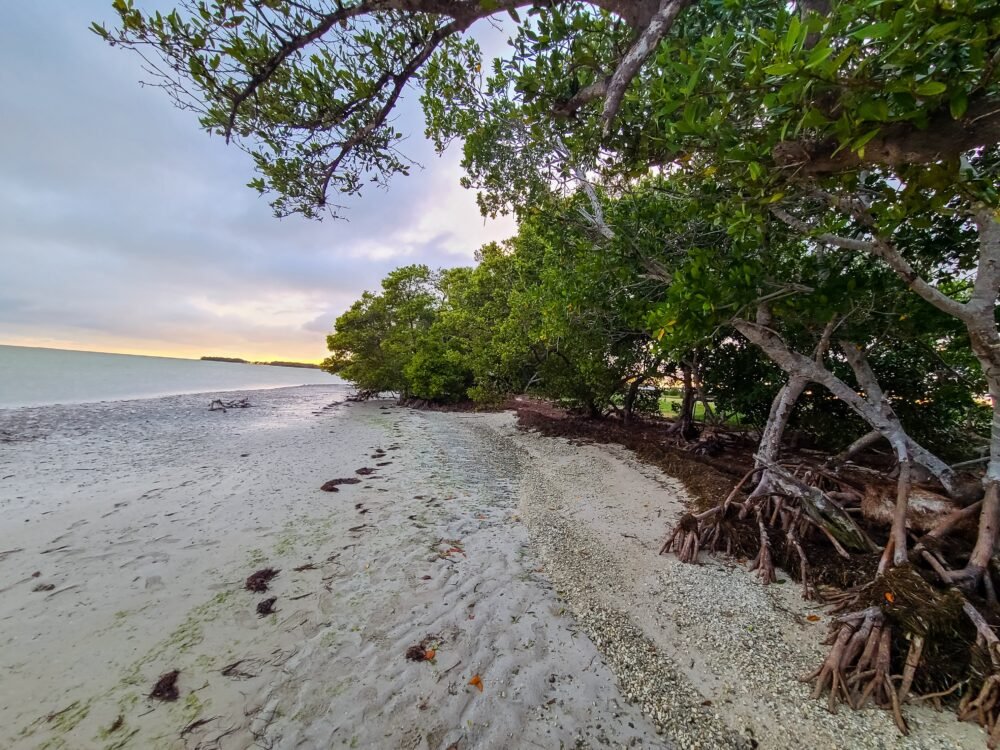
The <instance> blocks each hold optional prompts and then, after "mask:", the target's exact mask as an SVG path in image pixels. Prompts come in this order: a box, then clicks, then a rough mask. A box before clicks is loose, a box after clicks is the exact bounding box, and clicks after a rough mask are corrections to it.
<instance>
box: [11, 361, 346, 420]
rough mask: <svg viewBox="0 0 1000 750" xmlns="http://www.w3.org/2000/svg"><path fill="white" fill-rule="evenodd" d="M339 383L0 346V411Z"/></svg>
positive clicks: (314, 375) (247, 368) (224, 366)
mask: <svg viewBox="0 0 1000 750" xmlns="http://www.w3.org/2000/svg"><path fill="white" fill-rule="evenodd" d="M344 384H345V382H344V381H343V380H342V379H341V378H338V377H337V376H336V375H330V374H329V373H325V372H323V371H322V370H310V369H306V368H298V367H267V366H263V365H244V364H238V363H230V362H202V361H200V360H192V359H173V358H170V357H140V356H135V355H131V354H99V353H96V352H72V351H66V350H64V349H39V348H33V347H24V346H0V408H11V407H18V406H45V405H47V404H79V403H87V402H94V401H118V400H125V399H134V398H155V397H157V396H172V395H177V394H181V393H209V392H214V391H238V390H255V389H258V388H281V387H284V386H294V385H344Z"/></svg>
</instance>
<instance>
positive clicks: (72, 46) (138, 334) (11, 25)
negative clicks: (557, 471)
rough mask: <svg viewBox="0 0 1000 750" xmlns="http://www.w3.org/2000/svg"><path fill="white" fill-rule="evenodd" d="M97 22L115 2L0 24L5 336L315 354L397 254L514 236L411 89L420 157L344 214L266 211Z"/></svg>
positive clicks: (63, 4) (17, 15)
mask: <svg viewBox="0 0 1000 750" xmlns="http://www.w3.org/2000/svg"><path fill="white" fill-rule="evenodd" d="M92 20H106V21H108V22H109V23H110V22H112V21H113V19H112V12H111V11H110V2H109V0H108V1H105V0H102V2H100V3H96V4H95V3H79V2H77V1H76V0H49V2H46V3H14V4H12V5H11V7H10V8H7V9H5V22H4V24H3V25H2V26H0V86H2V89H3V91H4V108H5V116H4V138H3V139H2V140H0V164H2V165H3V167H2V171H0V262H2V264H3V265H2V267H3V275H4V282H5V283H4V288H3V290H0V331H2V332H3V333H2V334H0V343H18V344H29V345H30V344H32V343H36V344H38V345H47V346H54V345H65V346H73V347H74V348H89V349H104V350H117V351H139V350H142V351H150V352H163V353H174V354H181V355H188V356H198V355H199V354H204V353H207V352H212V353H228V352H233V353H235V354H236V355H238V356H246V357H249V358H254V359H256V358H261V359H262V358H267V357H281V358H287V359H293V358H294V359H311V360H315V359H319V358H321V357H322V356H323V355H324V347H325V341H324V334H325V333H326V332H328V331H329V329H330V325H331V324H332V321H333V319H334V318H335V317H336V315H338V314H339V313H340V312H342V311H343V310H344V309H346V308H347V307H348V306H349V305H350V304H351V302H352V301H353V300H354V299H356V298H357V297H358V296H359V295H360V293H361V292H362V291H363V290H365V289H374V288H377V286H378V284H379V280H380V279H381V278H382V276H384V275H385V273H387V272H388V271H389V270H391V269H392V268H394V267H396V266H398V265H403V264H408V263H426V264H427V265H430V266H432V267H437V266H454V265H468V264H471V262H472V257H473V253H474V251H475V250H476V248H477V247H479V246H480V245H481V244H483V243H484V242H487V241H490V240H493V239H499V238H502V237H505V236H508V235H510V234H511V233H512V231H513V224H512V222H510V221H499V222H484V220H483V219H482V217H481V216H480V215H479V213H478V210H477V208H476V205H475V197H474V195H473V194H472V193H470V192H468V191H465V190H463V189H462V188H461V187H460V185H459V183H458V180H459V177H460V175H461V168H460V166H459V158H460V156H459V154H458V153H457V151H456V150H455V149H453V150H452V151H450V152H449V153H446V154H445V155H444V156H443V157H438V156H437V155H436V154H434V153H433V149H432V148H431V146H430V144H429V143H428V142H426V141H425V140H424V139H423V138H422V137H419V134H420V133H421V132H422V131H423V123H422V120H421V116H420V113H419V111H418V108H417V106H416V103H415V101H413V100H414V98H415V97H412V96H411V97H410V100H409V101H407V102H405V103H404V106H403V108H402V110H401V113H400V116H399V122H398V124H399V129H400V130H402V131H404V132H408V133H411V134H413V135H412V137H411V138H410V139H409V141H407V143H406V144H405V147H404V150H405V151H406V152H407V153H408V155H409V156H411V157H412V158H414V159H415V160H417V161H418V162H420V163H422V164H424V165H425V167H426V168H425V169H423V170H416V171H414V173H413V174H412V176H410V177H408V178H400V179H397V180H396V181H394V183H393V184H392V185H391V187H390V189H389V190H388V191H380V190H372V191H370V192H368V193H366V194H365V195H363V196H361V197H360V198H351V199H350V200H348V211H349V213H348V216H349V218H350V221H349V222H337V221H329V220H328V221H324V222H322V223H318V222H309V221H306V220H304V219H301V218H298V217H289V218H286V219H282V220H280V221H279V220H277V219H275V218H274V217H273V216H272V214H271V210H270V207H269V206H268V205H267V202H266V201H265V200H262V199H261V198H259V197H258V196H257V195H256V193H254V192H253V191H251V190H249V189H248V188H246V187H245V183H246V182H247V180H248V179H249V178H250V177H251V176H252V168H251V162H250V159H249V158H248V157H247V156H246V155H245V154H243V153H242V152H240V151H239V150H237V149H235V148H233V147H226V146H225V144H224V143H222V141H221V140H220V139H219V138H217V137H209V136H208V135H206V134H205V133H203V132H202V131H200V130H199V129H198V126H197V123H196V121H195V118H194V116H193V115H192V114H191V113H188V112H182V111H179V110H177V109H175V108H173V107H172V105H171V104H170V103H169V101H168V99H167V97H166V96H165V94H164V93H163V92H161V91H159V90H156V89H154V88H149V87H146V88H144V87H141V86H140V85H138V83H137V81H139V80H140V79H142V78H143V77H144V74H143V71H142V69H141V66H140V61H139V60H138V58H137V57H136V56H134V55H132V54H129V53H126V52H124V51H121V50H115V49H111V48H109V47H108V46H107V45H105V44H103V43H102V42H101V41H100V40H99V39H98V38H97V37H96V36H94V35H93V34H92V33H90V32H89V31H88V29H87V27H88V26H89V23H90V22H91V21H92ZM494 36H496V35H495V34H494ZM490 43H491V44H492V45H496V43H497V41H496V39H491V41H490ZM236 349H238V351H234V350H236Z"/></svg>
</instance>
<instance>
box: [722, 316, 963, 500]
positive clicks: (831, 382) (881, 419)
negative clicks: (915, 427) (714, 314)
mask: <svg viewBox="0 0 1000 750" xmlns="http://www.w3.org/2000/svg"><path fill="white" fill-rule="evenodd" d="M733 327H734V328H736V330H737V331H739V332H740V333H741V334H743V335H744V336H745V337H746V338H747V339H748V340H749V341H750V342H751V343H753V344H755V345H757V346H759V347H760V348H761V349H762V350H763V351H764V353H765V354H767V356H768V357H769V358H770V359H771V360H772V361H773V362H774V363H775V364H776V365H778V366H779V367H780V368H781V369H782V370H784V371H785V372H786V373H787V374H788V375H789V377H796V376H797V377H804V378H806V379H808V380H810V381H812V382H814V383H818V384H820V385H822V386H824V387H825V388H826V389H827V390H829V391H830V392H831V393H832V394H833V395H834V396H836V397H837V398H839V399H840V400H841V401H843V402H844V403H846V404H847V405H848V406H849V407H850V408H851V409H852V410H853V411H854V412H855V413H856V414H857V415H858V416H860V417H861V418H862V419H863V420H865V422H867V423H868V424H869V425H871V426H872V427H873V428H875V429H876V430H878V431H879V433H881V434H882V435H884V436H885V437H886V438H887V439H888V440H889V442H890V443H892V442H893V441H897V443H898V441H903V442H905V444H906V452H907V454H908V455H909V456H910V457H911V458H912V459H913V460H914V461H916V462H917V463H919V464H920V465H922V466H924V467H926V468H927V469H928V470H929V471H930V472H931V473H932V474H933V475H934V476H935V477H937V479H938V481H940V482H941V484H942V486H943V487H944V488H945V490H946V491H947V492H948V494H949V495H950V496H952V497H960V498H964V495H963V492H962V490H963V488H961V487H960V486H959V483H958V481H957V477H956V475H955V472H954V471H952V470H951V467H949V466H948V465H947V464H946V463H945V462H944V461H942V460H941V459H940V458H938V457H937V456H935V455H934V454H933V453H931V452H930V451H928V450H927V449H926V448H924V447H923V446H922V445H920V444H919V443H917V442H916V441H915V440H913V439H912V438H911V437H910V436H909V435H907V434H906V431H905V430H904V429H903V427H902V425H901V424H900V423H899V420H898V419H895V418H894V417H895V415H893V418H889V417H887V416H886V414H885V413H884V412H883V408H882V404H881V403H879V404H875V403H872V402H870V401H868V400H867V399H865V398H862V397H861V396H860V395H859V394H858V393H857V392H856V391H855V390H854V389H853V388H851V387H850V386H849V385H848V384H847V383H845V382H844V381H843V380H841V379H840V378H838V377H837V376H836V375H834V374H833V373H832V372H830V371H829V370H828V369H826V367H823V366H822V365H820V364H817V363H816V362H815V361H814V360H812V359H810V358H809V357H806V356H805V355H803V354H799V353H798V352H795V351H792V350H791V349H789V348H788V346H787V345H786V344H785V342H784V341H783V340H782V339H781V337H780V336H778V334H777V333H775V332H774V331H773V330H771V329H770V328H767V327H766V326H763V325H760V324H758V323H752V322H750V321H748V320H743V319H735V320H733Z"/></svg>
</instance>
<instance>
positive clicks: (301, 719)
mask: <svg viewBox="0 0 1000 750" xmlns="http://www.w3.org/2000/svg"><path fill="white" fill-rule="evenodd" d="M337 391H339V394H338V393H337ZM251 393H257V394H258V398H259V399H260V401H261V406H260V408H253V409H245V410H243V409H240V410H234V411H232V412H230V413H229V414H226V415H221V414H218V413H209V412H208V411H207V406H206V405H205V404H204V403H202V402H203V401H204V398H199V397H196V396H192V395H175V396H169V397H165V398H159V399H138V400H129V401H118V402H105V403H103V404H101V403H94V404H85V405H75V406H61V407H58V408H57V409H46V408H42V409H41V411H43V412H45V413H44V414H28V413H27V411H25V410H30V409H36V410H38V409H39V407H24V409H14V410H0V430H2V429H7V430H10V429H12V427H11V417H12V415H11V412H21V413H20V414H15V415H13V416H14V418H15V421H16V419H17V418H20V419H21V422H22V424H20V425H19V426H14V427H13V429H15V430H21V431H22V432H23V433H24V434H25V435H29V434H30V435H31V436H30V437H29V438H27V439H23V440H18V441H15V442H11V443H9V444H7V445H5V447H4V453H3V454H2V455H0V476H2V477H4V479H3V480H2V481H3V482H4V484H2V485H0V488H2V490H3V493H2V494H0V532H2V533H3V536H4V538H5V539H8V540H10V539H13V540H15V541H16V544H11V545H9V548H11V549H13V548H20V549H19V550H17V551H14V552H10V551H8V545H7V544H4V545H3V547H4V549H0V589H2V590H3V598H2V599H0V624H2V630H0V633H2V634H0V643H2V648H0V653H2V654H3V656H2V657H0V659H2V662H3V663H2V664H0V666H2V667H3V669H4V674H5V676H6V679H5V680H4V686H5V687H4V688H3V698H4V700H3V701H2V702H0V725H2V726H3V727H4V728H3V729H2V730H0V744H3V745H4V746H5V747H11V748H22V747H23V748H29V747H40V746H48V747H72V748H88V747H102V748H103V747H122V748H126V747H136V748H140V747H142V748H144V747H164V748H194V747H199V746H202V747H205V746H217V747H220V748H229V747H234V748H235V747H245V746H247V745H248V744H253V743H254V742H257V741H262V742H266V743H269V745H270V746H272V747H275V748H282V747H293V746H294V747H340V746H344V747H350V746H356V747H412V748H423V747H427V748H442V750H443V749H444V748H447V747H451V746H453V745H454V743H458V744H457V747H459V748H461V749H462V750H464V749H465V748H472V747H515V746H517V747H533V746H537V747H553V746H556V747H557V746H558V745H559V742H563V743H565V744H573V743H577V746H581V747H591V746H595V747H599V746H605V745H608V746H615V747H625V746H633V747H671V746H679V747H705V748H710V747H711V748H715V747H727V746H729V747H752V746H754V743H757V745H756V746H758V747H762V748H772V747H773V748H785V747H787V748H799V747H800V746H802V745H807V746H812V747H817V748H825V747H841V746H850V747H864V748H867V747H871V748H881V747H885V748H889V747H891V748H896V747H898V748H928V749H932V748H933V749H937V748H954V747H963V746H964V747H984V746H985V739H984V735H983V733H982V731H981V730H980V729H979V728H978V727H975V726H974V725H971V724H959V723H958V722H956V721H955V720H954V717H953V716H949V715H947V714H935V713H934V712H932V711H930V710H929V709H920V710H913V712H912V713H913V720H912V722H911V724H912V728H913V733H912V734H911V736H910V737H908V738H903V737H900V736H899V735H898V734H897V733H896V731H895V728H894V727H893V725H892V721H891V718H890V717H889V716H888V715H887V714H886V713H885V712H881V711H876V710H865V711H861V712H852V711H847V710H841V712H840V713H838V714H837V715H832V714H829V713H827V712H826V710H825V707H824V705H823V704H822V703H821V702H817V701H811V700H809V698H808V689H807V688H806V687H805V686H804V685H802V684H800V683H798V682H797V681H796V679H795V678H796V676H797V675H798V674H799V673H800V672H801V671H805V670H806V669H808V668H811V667H813V666H815V664H816V663H818V661H817V659H818V658H819V655H820V654H821V652H822V647H821V646H820V640H821V638H822V633H823V631H824V630H825V625H826V624H827V623H828V621H829V618H828V617H827V616H826V615H825V614H824V613H822V611H821V610H819V609H818V608H815V607H813V606H811V605H809V604H808V603H806V602H803V601H802V600H801V597H800V596H799V592H798V590H797V587H796V586H795V585H794V584H792V583H790V582H789V583H788V584H786V585H778V586H771V587H766V588H765V587H762V586H760V585H759V584H757V583H756V581H755V580H754V579H753V577H752V575H751V574H748V573H747V572H746V571H745V570H743V569H742V568H740V567H739V566H738V565H736V564H735V563H729V562H726V561H723V560H712V559H709V558H705V559H704V562H703V564H701V565H697V566H691V565H683V564H681V563H678V562H677V561H676V560H673V559H671V558H666V557H662V558H661V557H658V556H657V555H656V550H657V549H658V548H659V544H660V543H661V542H662V535H663V532H664V530H665V529H666V528H667V526H668V525H669V524H670V522H672V521H673V519H674V517H675V516H676V515H677V514H679V513H680V512H682V510H683V509H684V507H685V503H686V501H687V497H686V493H685V491H684V489H683V487H682V486H681V485H680V483H679V482H678V481H677V480H674V479H672V478H670V477H668V476H666V475H664V474H663V473H662V472H660V471H659V470H658V469H656V468H654V467H651V466H649V465H648V464H643V463H641V462H640V461H639V460H638V459H637V458H636V457H635V456H634V455H633V454H632V453H631V452H630V451H627V450H626V449H623V448H616V447H613V446H597V445H582V446H581V445H573V444H571V443H570V442H568V441H566V440H564V439H561V438H549V437H544V436H541V435H538V434H535V433H530V432H524V431H521V430H518V429H517V428H516V426H515V424H514V418H513V415H512V414H510V413H504V412H492V413H491V412H487V413H454V412H428V411H416V410H412V409H407V408H403V407H398V406H396V405H394V404H392V403H390V402H387V401H372V402H366V403H345V402H342V401H340V402H339V403H337V402H338V400H339V399H342V398H343V396H346V388H344V387H343V386H299V387H285V388H276V389H266V390H263V391H254V392H251ZM334 403H337V405H336V406H334V405H333V404H334ZM36 417H37V418H42V417H44V419H42V421H38V420H37V419H35V418H36ZM359 468H371V469H374V471H373V472H372V473H370V474H363V475H358V474H356V473H355V472H356V470H357V469H359ZM338 477H339V478H359V479H361V480H362V481H360V482H358V483H357V484H350V485H343V486H340V487H339V491H338V492H336V493H333V492H329V493H328V492H322V491H320V490H319V487H320V485H321V484H323V483H324V482H326V481H328V480H330V479H334V478H338ZM263 567H274V568H279V569H280V570H281V573H280V574H279V575H278V577H277V578H275V579H274V581H273V584H272V589H271V591H269V592H267V593H262V594H253V593H251V592H248V591H246V590H244V588H243V580H244V579H245V578H246V577H247V576H248V575H250V574H251V573H253V572H254V571H255V570H258V569H260V568H263ZM296 568H298V570H296ZM36 571H37V572H38V573H39V574H40V575H38V576H37V577H36V576H34V575H33V574H34V573H35V572H36ZM779 575H780V578H781V579H784V580H787V576H786V575H785V574H784V573H780V574H779ZM39 583H41V584H43V585H50V584H51V585H53V586H54V588H53V589H51V590H47V591H34V590H33V589H34V587H35V586H37V585H38V584H39ZM271 596H276V597H277V601H276V603H275V604H274V609H275V614H268V615H265V616H264V617H258V616H257V613H256V612H255V607H256V606H257V605H258V604H259V602H260V601H261V600H263V599H264V598H265V597H271ZM813 617H819V620H816V621H813V619H812V618H813ZM807 618H808V619H807ZM424 642H426V643H428V644H429V646H428V647H431V650H433V651H434V659H433V661H432V662H411V661H408V660H407V659H406V658H405V653H406V651H407V649H408V648H409V647H410V646H413V645H414V644H418V643H424ZM172 669H180V676H179V679H178V687H179V689H180V696H179V699H178V700H177V701H175V702H169V703H163V702H160V701H156V700H151V699H149V698H148V694H149V692H150V690H151V689H152V686H153V684H154V683H155V682H156V680H157V679H158V678H159V677H160V676H161V675H162V674H164V673H166V672H168V671H170V670H172ZM227 673H228V674H227ZM477 676H478V677H479V678H480V686H481V687H482V688H483V689H482V691H480V690H479V688H478V686H477V685H476V684H474V683H473V684H470V682H471V681H472V680H473V679H474V678H475V677H477ZM15 685H16V689H15V688H14V687H13V686H15ZM119 717H121V723H120V724H119V722H118V718H119ZM657 730H659V733H658V732H657Z"/></svg>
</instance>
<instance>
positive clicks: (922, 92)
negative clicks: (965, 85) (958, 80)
mask: <svg viewBox="0 0 1000 750" xmlns="http://www.w3.org/2000/svg"><path fill="white" fill-rule="evenodd" d="M947 90H948V87H947V86H946V85H945V84H943V83H941V82H940V81H924V82H923V83H921V84H920V85H919V86H917V88H916V89H914V91H915V92H916V93H917V94H918V95H919V96H937V95H938V94H943V93H944V92H945V91H947Z"/></svg>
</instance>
